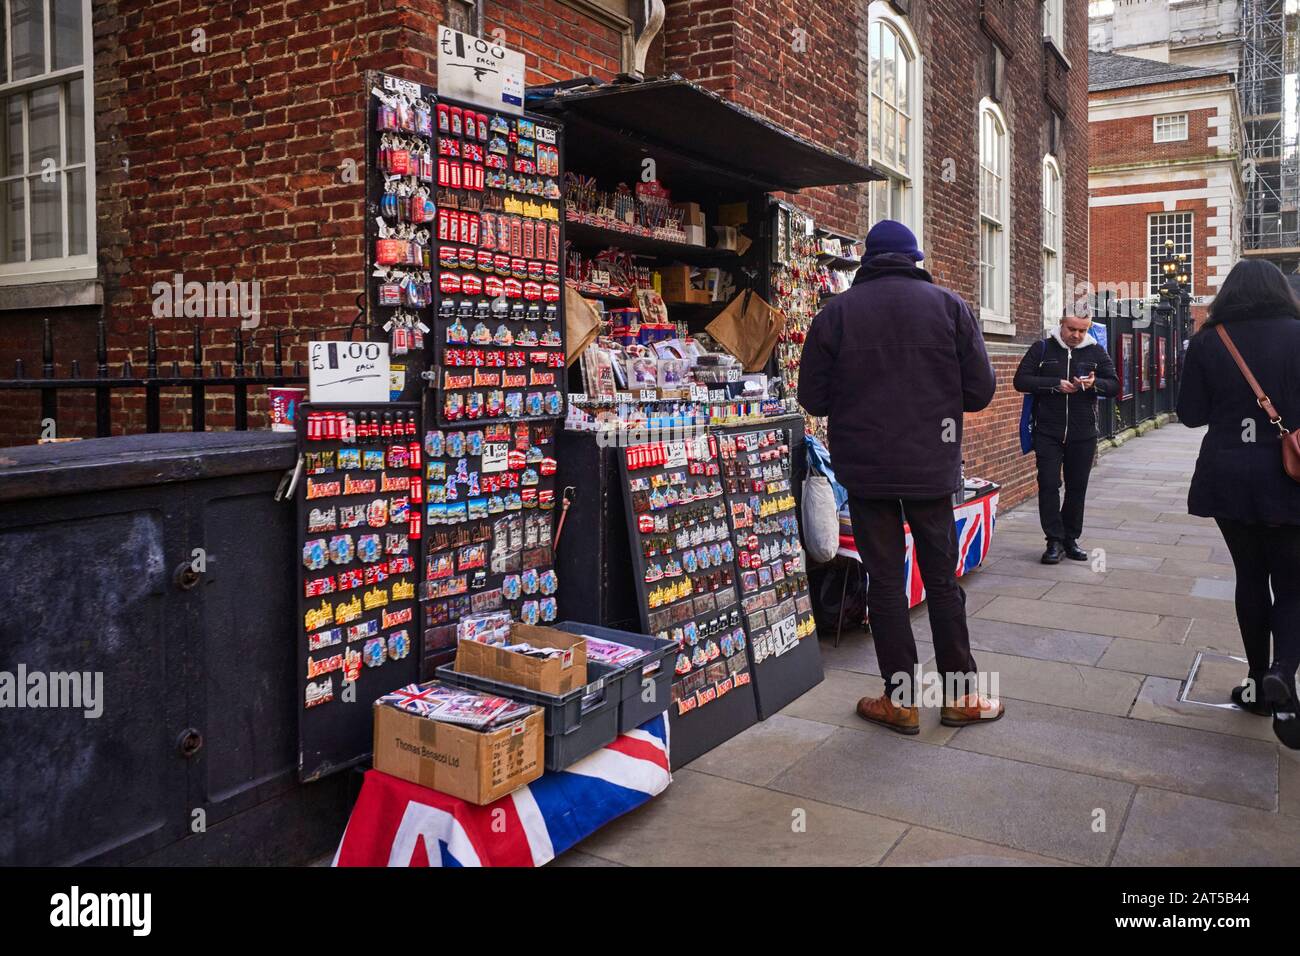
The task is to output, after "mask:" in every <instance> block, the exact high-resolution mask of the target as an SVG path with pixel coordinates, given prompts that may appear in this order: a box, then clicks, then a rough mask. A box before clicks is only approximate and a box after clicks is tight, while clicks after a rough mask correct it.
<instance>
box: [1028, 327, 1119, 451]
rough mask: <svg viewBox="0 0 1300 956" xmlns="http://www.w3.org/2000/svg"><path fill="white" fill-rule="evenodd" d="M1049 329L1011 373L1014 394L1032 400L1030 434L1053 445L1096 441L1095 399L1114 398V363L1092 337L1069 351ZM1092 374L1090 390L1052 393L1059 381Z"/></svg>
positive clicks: (1116, 378)
mask: <svg viewBox="0 0 1300 956" xmlns="http://www.w3.org/2000/svg"><path fill="white" fill-rule="evenodd" d="M1059 334H1060V333H1059V331H1054V332H1053V333H1052V334H1051V335H1049V336H1048V337H1047V338H1045V339H1041V340H1039V341H1038V342H1035V343H1034V344H1033V345H1032V346H1030V348H1029V351H1027V352H1026V353H1025V355H1024V357H1023V358H1022V359H1021V360H1020V365H1019V367H1017V369H1016V378H1015V386H1016V391H1018V392H1028V393H1030V394H1032V395H1033V396H1034V412H1033V422H1034V425H1033V427H1034V434H1035V435H1042V436H1043V437H1045V438H1054V439H1056V440H1057V441H1080V440H1084V439H1090V438H1096V437H1097V398H1098V396H1111V395H1118V394H1119V378H1118V376H1116V374H1115V363H1114V362H1112V361H1111V360H1110V356H1109V355H1108V354H1107V353H1106V350H1105V349H1104V348H1102V347H1101V346H1100V345H1099V344H1097V340H1096V339H1094V338H1093V337H1092V336H1091V335H1087V336H1085V337H1084V340H1083V344H1082V345H1080V346H1079V347H1078V348H1074V349H1071V348H1069V347H1068V346H1066V344H1065V343H1064V342H1063V341H1061V339H1060V338H1059ZM1089 372H1096V373H1097V379H1096V381H1095V382H1094V383H1093V387H1092V388H1085V389H1082V390H1080V391H1077V392H1074V393H1073V394H1070V393H1067V392H1061V391H1057V389H1058V388H1059V387H1060V384H1061V380H1062V379H1065V380H1067V381H1068V380H1069V379H1071V378H1074V377H1079V378H1082V377H1084V376H1086V375H1087V374H1088V373H1089Z"/></svg>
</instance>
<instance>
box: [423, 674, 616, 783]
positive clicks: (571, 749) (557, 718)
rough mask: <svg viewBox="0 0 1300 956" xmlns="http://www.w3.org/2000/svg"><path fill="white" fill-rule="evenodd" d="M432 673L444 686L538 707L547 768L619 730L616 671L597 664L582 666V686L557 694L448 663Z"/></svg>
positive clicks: (561, 763)
mask: <svg viewBox="0 0 1300 956" xmlns="http://www.w3.org/2000/svg"><path fill="white" fill-rule="evenodd" d="M436 674H437V677H438V679H439V680H442V681H446V682H447V683H448V684H455V685H457V686H460V687H468V688H469V689H471V690H477V691H481V692H483V693H488V694H496V695H498V696H500V697H509V698H510V699H511V700H516V701H519V702H520V703H525V704H536V705H537V706H538V707H541V708H542V713H543V717H544V720H545V724H546V769H547V770H563V769H564V768H565V767H568V766H569V765H570V764H572V763H574V762H575V761H578V760H581V759H582V758H583V757H585V756H587V755H588V754H590V753H593V752H595V751H597V750H599V749H600V748H601V747H604V746H605V745H606V744H608V743H610V742H612V741H613V740H614V738H615V737H617V736H618V733H619V731H618V713H619V707H618V704H619V698H618V696H617V693H616V692H617V691H618V690H619V689H620V688H621V676H622V675H621V673H620V672H617V671H612V670H611V669H610V668H607V667H604V666H603V665H601V664H596V663H593V664H591V665H590V666H589V667H588V675H587V676H588V677H589V678H591V679H590V680H589V681H588V683H587V684H586V685H585V686H583V687H579V688H578V689H577V690H572V691H570V692H569V693H567V694H564V695H562V696H561V695H556V694H543V693H542V692H541V691H536V690H529V689H528V688H526V687H519V686H518V685H516V684H507V683H505V682H504V681H496V680H489V679H488V678H486V677H479V676H477V675H475V674H462V673H459V672H457V671H456V670H455V669H454V665H452V664H444V665H442V666H441V667H439V668H438V669H437V671H436ZM610 677H614V678H615V680H614V681H613V682H612V683H609V682H607V681H608V679H609V678H610ZM597 685H598V686H597Z"/></svg>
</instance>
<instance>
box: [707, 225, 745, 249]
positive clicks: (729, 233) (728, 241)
mask: <svg viewBox="0 0 1300 956" xmlns="http://www.w3.org/2000/svg"><path fill="white" fill-rule="evenodd" d="M713 232H714V234H715V235H716V236H717V237H718V244H717V246H716V247H715V248H718V249H735V248H736V236H737V235H738V233H737V232H736V227H735V226H714V227H713ZM746 248H748V247H746Z"/></svg>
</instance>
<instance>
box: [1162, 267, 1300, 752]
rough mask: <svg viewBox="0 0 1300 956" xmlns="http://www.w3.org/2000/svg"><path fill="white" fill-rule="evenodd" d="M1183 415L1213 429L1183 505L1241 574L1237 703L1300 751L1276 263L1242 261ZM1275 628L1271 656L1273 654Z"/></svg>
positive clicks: (1294, 499)
mask: <svg viewBox="0 0 1300 956" xmlns="http://www.w3.org/2000/svg"><path fill="white" fill-rule="evenodd" d="M1177 411H1178V418H1179V420H1180V421H1181V422H1182V423H1183V424H1184V425H1187V426H1189V427H1191V428H1199V427H1200V426H1202V425H1209V426H1210V427H1209V430H1208V431H1207V432H1206V435H1205V439H1204V440H1203V441H1202V443H1201V452H1200V455H1199V457H1198V458H1197V459H1196V471H1195V473H1194V474H1193V476H1192V484H1191V490H1190V491H1189V493H1188V496H1187V510H1188V512H1190V513H1191V514H1194V515H1201V516H1203V517H1208V518H1213V519H1214V520H1215V522H1216V523H1217V524H1218V526H1219V530H1220V531H1221V532H1222V534H1223V540H1224V541H1225V542H1226V543H1227V545H1228V551H1229V552H1230V553H1231V554H1232V563H1233V566H1234V568H1235V569H1236V574H1237V590H1236V604H1237V623H1238V626H1239V627H1240V628H1241V640H1242V644H1243V645H1244V646H1245V648H1246V658H1247V660H1248V662H1249V668H1250V672H1249V679H1248V680H1246V681H1245V682H1244V683H1243V685H1242V686H1241V687H1237V688H1234V689H1233V691H1232V700H1233V703H1235V704H1237V706H1239V707H1241V708H1243V709H1244V710H1247V711H1249V712H1250V713H1253V714H1260V715H1265V716H1267V715H1268V714H1272V715H1273V731H1274V733H1276V734H1277V737H1278V739H1279V740H1281V741H1282V743H1284V744H1286V746H1288V747H1291V748H1293V749H1300V717H1297V710H1300V705H1298V704H1297V699H1296V685H1295V675H1296V667H1297V665H1300V432H1293V431H1288V426H1291V427H1294V428H1300V301H1297V299H1296V297H1295V295H1294V293H1293V292H1292V291H1291V288H1290V286H1289V285H1288V284H1287V280H1286V278H1285V277H1284V276H1283V275H1282V273H1281V271H1280V270H1279V269H1278V268H1277V267H1276V266H1274V265H1273V264H1272V263H1269V262H1265V261H1263V260H1258V259H1244V260H1242V261H1241V262H1238V263H1237V265H1236V266H1234V267H1233V269H1232V271H1231V272H1230V273H1228V276H1227V278H1226V279H1224V282H1223V285H1222V286H1221V287H1220V290H1219V293H1218V295H1217V296H1215V299H1214V303H1213V304H1212V305H1211V306H1210V316H1209V319H1207V320H1206V323H1205V326H1204V327H1203V328H1202V329H1201V330H1200V331H1199V332H1197V333H1196V335H1194V336H1193V337H1192V340H1191V342H1190V344H1189V345H1188V348H1187V356H1186V359H1185V362H1184V366H1183V379H1182V384H1181V386H1180V389H1179V395H1178V408H1177ZM1270 635H1271V638H1272V640H1271V644H1272V647H1271V654H1270Z"/></svg>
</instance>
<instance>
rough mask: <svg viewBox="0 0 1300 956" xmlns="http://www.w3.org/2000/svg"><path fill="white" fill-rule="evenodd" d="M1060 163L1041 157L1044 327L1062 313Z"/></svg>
mask: <svg viewBox="0 0 1300 956" xmlns="http://www.w3.org/2000/svg"><path fill="white" fill-rule="evenodd" d="M1063 187H1064V179H1063V177H1062V176H1061V164H1060V163H1059V162H1057V159H1056V157H1055V156H1053V155H1052V154H1051V153H1048V154H1047V155H1046V156H1044V157H1043V324H1044V326H1045V327H1046V326H1048V325H1054V324H1056V323H1057V322H1059V321H1060V320H1061V317H1062V316H1063V315H1064V311H1065V289H1064V284H1065V278H1064V264H1063V263H1064V258H1065V248H1064V246H1065V228H1064V222H1065V219H1064V213H1065V190H1064V188H1063Z"/></svg>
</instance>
